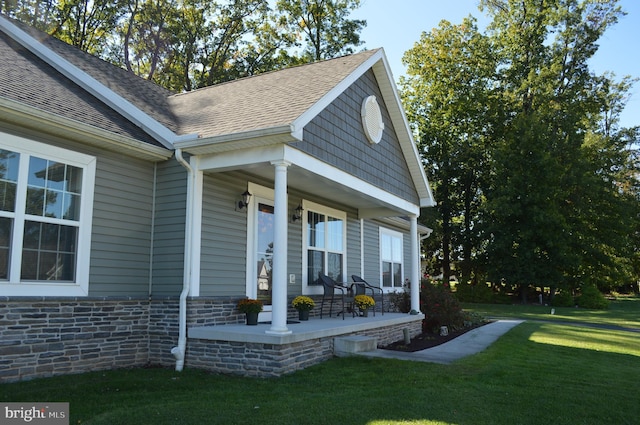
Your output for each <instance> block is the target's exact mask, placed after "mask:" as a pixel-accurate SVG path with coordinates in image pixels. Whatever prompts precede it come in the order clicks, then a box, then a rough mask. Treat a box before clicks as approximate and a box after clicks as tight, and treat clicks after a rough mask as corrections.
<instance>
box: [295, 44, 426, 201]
mask: <svg viewBox="0 0 640 425" xmlns="http://www.w3.org/2000/svg"><path fill="white" fill-rule="evenodd" d="M369 69H372V70H373V72H374V74H375V76H376V79H377V81H378V85H379V87H380V91H381V92H382V97H383V100H384V103H385V105H386V106H387V109H388V110H389V114H390V116H391V121H392V122H393V126H394V128H395V129H396V132H397V133H398V139H399V140H400V146H401V148H402V152H403V153H404V158H405V162H406V163H407V166H408V167H409V172H410V173H411V177H412V179H413V183H414V185H415V188H416V190H417V192H418V197H419V198H420V207H432V206H434V205H435V200H434V198H433V193H432V192H431V187H430V186H429V181H428V179H427V175H426V173H425V171H424V167H423V166H422V160H421V158H420V154H419V153H418V149H417V147H416V144H415V142H414V140H413V136H412V133H411V128H410V127H409V122H408V121H407V117H406V115H405V113H404V109H403V107H402V102H401V101H400V96H399V95H398V91H397V88H396V85H395V83H394V81H393V77H392V74H391V67H390V66H389V62H388V61H387V57H386V55H385V54H384V50H383V49H379V50H378V51H376V52H375V53H374V54H373V55H371V57H370V58H369V59H367V60H366V61H364V62H363V63H362V64H360V66H358V68H356V70H355V71H353V72H352V73H351V74H350V75H349V76H348V77H347V78H345V79H344V80H342V81H341V82H340V83H339V84H338V85H336V86H335V87H334V88H333V89H332V90H330V91H329V92H327V93H326V94H325V95H324V96H323V97H322V98H321V99H320V100H319V101H318V102H316V103H315V104H314V105H313V106H312V107H311V108H309V109H308V110H307V111H306V112H305V113H304V114H302V115H300V116H299V117H298V118H297V119H296V120H295V121H294V122H293V124H292V128H293V129H294V130H297V131H301V129H302V128H304V126H306V125H307V124H308V123H309V122H311V120H313V119H314V118H315V117H316V116H317V115H318V114H320V112H322V111H323V110H324V109H325V108H327V107H328V106H329V105H330V104H331V102H333V101H334V100H335V99H337V98H338V96H340V95H341V94H342V93H343V92H344V91H345V90H347V88H349V87H350V86H351V85H352V84H354V83H355V82H356V81H357V80H358V79H359V78H360V77H362V76H363V75H364V73H365V72H367V71H368V70H369Z"/></svg>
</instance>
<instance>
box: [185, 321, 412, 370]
mask: <svg viewBox="0 0 640 425" xmlns="http://www.w3.org/2000/svg"><path fill="white" fill-rule="evenodd" d="M423 317H424V316H423V315H416V316H411V315H407V314H400V313H386V314H384V315H381V314H378V315H377V316H376V317H369V318H361V317H356V318H352V317H347V318H346V319H345V320H342V319H335V318H332V319H313V320H310V321H308V322H301V323H298V324H291V325H288V328H289V330H290V331H291V333H289V334H283V335H273V334H268V333H266V332H265V331H267V330H269V328H270V325H268V324H260V325H258V326H246V325H222V326H202V327H193V328H190V329H189V331H188V336H189V338H188V342H187V355H186V359H185V367H193V368H198V369H205V370H210V371H214V372H218V373H231V374H239V375H244V376H256V377H273V376H281V375H284V374H287V373H292V372H295V371H296V370H300V369H303V368H306V367H309V366H312V365H315V364H317V363H320V362H323V361H325V360H328V359H330V358H332V357H333V356H334V340H335V338H336V337H341V336H348V335H360V336H368V337H375V338H376V339H377V341H378V345H380V346H383V345H387V344H390V343H392V342H394V341H398V340H401V339H402V338H403V336H404V333H403V330H404V329H409V333H410V335H411V337H413V336H416V335H418V334H419V333H420V332H421V330H422V319H423Z"/></svg>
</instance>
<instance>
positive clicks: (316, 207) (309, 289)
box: [302, 199, 347, 295]
mask: <svg viewBox="0 0 640 425" xmlns="http://www.w3.org/2000/svg"><path fill="white" fill-rule="evenodd" d="M302 208H303V210H304V212H303V214H302V293H303V294H304V295H320V294H322V292H323V288H322V286H321V285H318V286H310V285H309V284H308V282H309V279H308V270H307V265H308V264H307V263H308V257H307V250H308V248H309V245H308V243H309V241H308V240H307V223H308V220H307V217H308V216H307V212H308V211H309V210H311V211H314V212H317V213H320V214H324V215H329V216H331V217H335V218H339V219H341V220H342V221H343V224H344V225H343V228H342V247H343V252H342V270H343V272H344V274H345V279H346V278H347V276H346V273H347V213H346V212H344V211H341V210H337V209H335V208H330V207H327V206H325V205H322V204H317V203H315V202H311V201H307V200H304V199H303V200H302Z"/></svg>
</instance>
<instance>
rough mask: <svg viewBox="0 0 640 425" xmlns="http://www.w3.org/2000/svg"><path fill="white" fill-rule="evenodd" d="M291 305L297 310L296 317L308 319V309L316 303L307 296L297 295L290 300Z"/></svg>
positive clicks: (311, 308)
mask: <svg viewBox="0 0 640 425" xmlns="http://www.w3.org/2000/svg"><path fill="white" fill-rule="evenodd" d="M291 306H292V307H293V308H295V309H296V310H298V319H300V320H309V311H311V310H313V307H315V306H316V303H315V302H314V301H313V300H312V299H311V298H309V297H306V296H304V295H298V296H297V297H295V298H294V299H293V301H292V302H291Z"/></svg>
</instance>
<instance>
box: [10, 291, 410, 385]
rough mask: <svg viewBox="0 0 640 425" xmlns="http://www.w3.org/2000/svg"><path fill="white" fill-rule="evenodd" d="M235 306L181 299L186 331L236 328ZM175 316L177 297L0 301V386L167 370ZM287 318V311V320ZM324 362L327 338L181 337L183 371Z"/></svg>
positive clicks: (277, 370)
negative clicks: (241, 339)
mask: <svg viewBox="0 0 640 425" xmlns="http://www.w3.org/2000/svg"><path fill="white" fill-rule="evenodd" d="M236 303H237V299H211V298H193V299H189V300H188V313H187V317H188V319H187V320H188V322H187V328H188V329H189V330H191V329H195V328H200V327H207V326H215V327H216V328H218V325H232V324H239V323H244V315H242V314H240V313H238V311H237V310H236ZM178 309H179V306H178V299H177V297H176V298H162V299H153V298H152V299H148V298H129V297H104V298H94V297H85V298H73V297H62V298H52V297H47V298H42V297H0V382H13V381H20V380H28V379H33V378H40V377H47V376H54V375H64V374H74V373H82V372H88V371H96V370H107V369H116V368H127V367H140V366H144V365H148V364H153V365H161V366H167V367H171V366H173V365H175V359H174V358H173V356H172V355H171V353H170V351H171V348H172V347H174V346H176V345H177V341H178V315H179V310H178ZM316 310H318V311H319V309H316ZM316 314H318V312H316ZM295 316H296V312H295V310H292V311H291V312H290V317H291V318H293V317H295ZM356 320H357V319H356ZM420 323H421V322H420V321H419V320H418V321H415V320H414V322H413V324H412V325H410V327H411V332H412V335H414V334H417V333H419V332H420ZM406 327H407V325H406V324H405V325H399V327H398V326H390V327H389V326H383V325H382V324H381V327H379V328H376V329H368V330H363V331H361V332H355V333H357V334H358V335H369V336H376V337H377V338H378V342H379V344H383V343H385V342H384V341H386V339H385V338H387V339H389V338H391V340H389V341H388V342H392V341H395V340H398V339H401V338H402V329H403V328H406ZM221 328H223V327H222V326H221ZM395 328H398V329H395ZM350 334H354V333H353V332H351V333H350ZM332 356H333V336H323V337H319V338H310V339H307V340H304V341H296V342H291V343H281V344H273V343H260V342H250V341H245V342H237V341H236V342H234V341H229V340H227V341H225V340H220V341H210V340H206V339H205V340H203V339H193V338H189V340H188V342H187V358H186V363H185V367H195V368H202V369H207V370H212V371H216V372H221V373H239V374H244V375H252V376H277V375H281V374H284V373H289V372H293V371H295V370H298V369H300V368H304V367H307V366H310V365H312V364H316V363H319V362H321V361H324V360H326V359H329V358H331V357H332Z"/></svg>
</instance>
